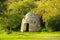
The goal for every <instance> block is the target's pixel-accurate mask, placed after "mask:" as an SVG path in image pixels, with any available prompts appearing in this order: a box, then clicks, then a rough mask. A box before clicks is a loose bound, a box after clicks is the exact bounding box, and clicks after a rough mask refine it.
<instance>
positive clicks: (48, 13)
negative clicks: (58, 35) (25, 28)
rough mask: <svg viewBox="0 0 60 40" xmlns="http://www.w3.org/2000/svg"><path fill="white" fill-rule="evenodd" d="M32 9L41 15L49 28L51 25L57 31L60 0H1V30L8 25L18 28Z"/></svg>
mask: <svg viewBox="0 0 60 40" xmlns="http://www.w3.org/2000/svg"><path fill="white" fill-rule="evenodd" d="M30 11H31V12H33V13H34V14H36V15H37V16H39V17H40V19H41V20H42V21H43V22H44V23H45V27H46V28H47V29H50V28H49V27H51V30H52V28H54V29H53V31H56V30H57V29H55V28H59V26H58V25H59V24H60V21H59V20H60V18H59V17H60V0H17V1H16V0H10V1H7V0H4V1H3V0H0V30H1V29H5V28H6V27H7V26H8V25H9V26H10V27H11V28H14V29H15V28H16V29H15V30H17V29H18V28H19V27H20V25H21V21H22V18H23V17H24V16H25V15H26V14H27V13H28V12H30ZM56 17H57V18H56ZM55 22H58V23H57V24H55ZM53 24H55V25H53ZM18 26H19V27H18ZM57 26H58V27H57ZM59 29H60V28H59ZM43 30H45V29H43Z"/></svg>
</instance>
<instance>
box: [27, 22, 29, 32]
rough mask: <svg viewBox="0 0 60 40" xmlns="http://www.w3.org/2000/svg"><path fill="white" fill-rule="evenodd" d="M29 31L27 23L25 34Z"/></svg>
mask: <svg viewBox="0 0 60 40" xmlns="http://www.w3.org/2000/svg"><path fill="white" fill-rule="evenodd" d="M28 31H29V23H26V32H28Z"/></svg>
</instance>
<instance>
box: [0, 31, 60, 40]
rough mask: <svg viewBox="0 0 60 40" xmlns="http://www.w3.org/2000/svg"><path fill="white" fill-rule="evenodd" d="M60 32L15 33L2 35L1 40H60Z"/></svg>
mask: <svg viewBox="0 0 60 40" xmlns="http://www.w3.org/2000/svg"><path fill="white" fill-rule="evenodd" d="M59 37H60V32H51V33H48V32H23V33H22V32H13V33H11V34H6V33H3V34H0V39H1V40H19V39H21V40H28V39H29V40H30V39H32V40H33V39H36V40H37V39H42V40H48V39H49V40H50V39H51V38H52V39H51V40H56V39H58V40H59V39H60V38H59Z"/></svg>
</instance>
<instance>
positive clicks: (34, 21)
mask: <svg viewBox="0 0 60 40" xmlns="http://www.w3.org/2000/svg"><path fill="white" fill-rule="evenodd" d="M40 30H41V27H40V21H39V17H38V16H36V15H35V14H33V13H31V12H29V13H27V14H26V16H25V17H24V18H23V19H22V24H21V32H37V31H40Z"/></svg>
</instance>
